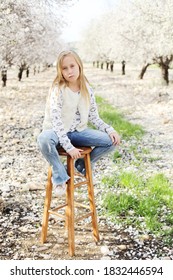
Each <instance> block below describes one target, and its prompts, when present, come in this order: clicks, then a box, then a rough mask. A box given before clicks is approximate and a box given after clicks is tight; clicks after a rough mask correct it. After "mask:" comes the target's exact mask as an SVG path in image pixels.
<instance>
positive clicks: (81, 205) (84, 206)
mask: <svg viewBox="0 0 173 280" xmlns="http://www.w3.org/2000/svg"><path fill="white" fill-rule="evenodd" d="M74 205H75V206H78V207H82V208H86V209H89V210H90V207H89V206H88V205H84V204H82V203H79V202H75V203H74Z"/></svg>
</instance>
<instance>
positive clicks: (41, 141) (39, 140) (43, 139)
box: [37, 132, 49, 150]
mask: <svg viewBox="0 0 173 280" xmlns="http://www.w3.org/2000/svg"><path fill="white" fill-rule="evenodd" d="M48 142H49V141H48V138H47V137H46V136H45V135H44V133H43V132H41V133H40V135H39V136H38V137H37V144H38V146H39V148H40V149H41V150H42V149H43V148H45V147H46V146H47V144H48Z"/></svg>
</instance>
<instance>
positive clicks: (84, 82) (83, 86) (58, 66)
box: [52, 50, 89, 101]
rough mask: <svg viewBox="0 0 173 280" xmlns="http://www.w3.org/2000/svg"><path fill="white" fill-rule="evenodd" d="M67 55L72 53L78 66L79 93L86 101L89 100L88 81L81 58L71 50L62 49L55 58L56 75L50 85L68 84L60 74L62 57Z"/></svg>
mask: <svg viewBox="0 0 173 280" xmlns="http://www.w3.org/2000/svg"><path fill="white" fill-rule="evenodd" d="M67 55H72V56H73V57H74V59H75V60H76V62H77V64H78V66H79V87H80V92H81V95H82V96H83V97H84V98H85V99H86V100H87V101H89V92H88V88H87V84H88V85H89V82H88V80H87V78H86V77H85V75H84V71H83V63H82V60H81V58H80V57H79V55H78V54H77V53H76V52H75V51H73V50H67V51H62V52H61V53H60V54H59V56H58V59H57V64H56V69H57V76H56V78H55V80H54V81H53V84H52V87H55V86H58V88H59V89H60V87H61V86H63V85H64V86H68V82H67V81H66V80H65V79H64V77H63V75H62V62H63V59H64V57H65V56H67Z"/></svg>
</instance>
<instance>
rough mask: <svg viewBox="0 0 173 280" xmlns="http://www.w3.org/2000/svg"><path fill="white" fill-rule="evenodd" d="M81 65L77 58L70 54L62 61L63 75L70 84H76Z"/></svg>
mask: <svg viewBox="0 0 173 280" xmlns="http://www.w3.org/2000/svg"><path fill="white" fill-rule="evenodd" d="M79 74H80V72H79V65H78V63H77V62H76V60H75V58H74V57H73V56H72V55H71V54H69V55H66V56H65V57H64V59H63V61H62V75H63V77H64V79H65V80H66V81H67V82H69V84H73V83H75V82H76V81H77V80H78V78H79Z"/></svg>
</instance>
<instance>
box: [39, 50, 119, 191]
mask: <svg viewBox="0 0 173 280" xmlns="http://www.w3.org/2000/svg"><path fill="white" fill-rule="evenodd" d="M88 122H90V123H91V124H93V125H94V126H95V127H96V128H97V130H96V129H90V128H88V127H87V124H88ZM119 143H120V138H119V135H118V134H117V133H116V131H115V130H114V129H113V127H111V126H110V125H108V124H106V123H105V122H103V120H101V119H100V117H99V115H98V110H97V105H96V102H95V97H94V93H93V89H92V88H91V86H90V85H89V82H88V81H87V79H86V77H85V75H84V73H83V64H82V61H81V59H80V57H79V56H78V55H77V53H75V52H74V51H71V50H70V51H63V52H61V53H60V54H59V57H58V61H57V76H56V78H55V80H54V82H53V85H52V87H51V89H50V93H49V96H48V99H47V103H46V110H45V119H44V123H43V131H42V133H41V134H40V135H39V136H38V145H39V148H40V150H41V152H42V154H43V156H44V157H45V158H46V160H47V161H48V162H49V163H50V165H51V166H52V183H53V187H54V190H55V192H56V193H57V194H58V195H63V194H64V193H65V192H66V182H67V181H68V179H69V176H68V174H67V172H66V169H65V167H64V165H63V163H62V162H61V159H60V157H59V155H58V151H57V147H58V146H62V147H63V148H64V149H65V150H66V152H67V153H68V154H69V155H70V156H71V157H72V158H73V159H75V160H76V161H75V167H76V169H77V170H78V172H80V173H82V174H84V175H85V164H84V160H83V159H82V158H81V152H82V150H81V149H77V148H75V147H77V146H78V147H79V146H91V147H93V149H92V152H91V165H92V167H93V165H94V163H95V162H96V161H98V160H99V159H100V158H101V157H102V156H104V155H106V154H107V153H108V152H111V151H113V150H114V149H115V146H116V145H118V144H119Z"/></svg>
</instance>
